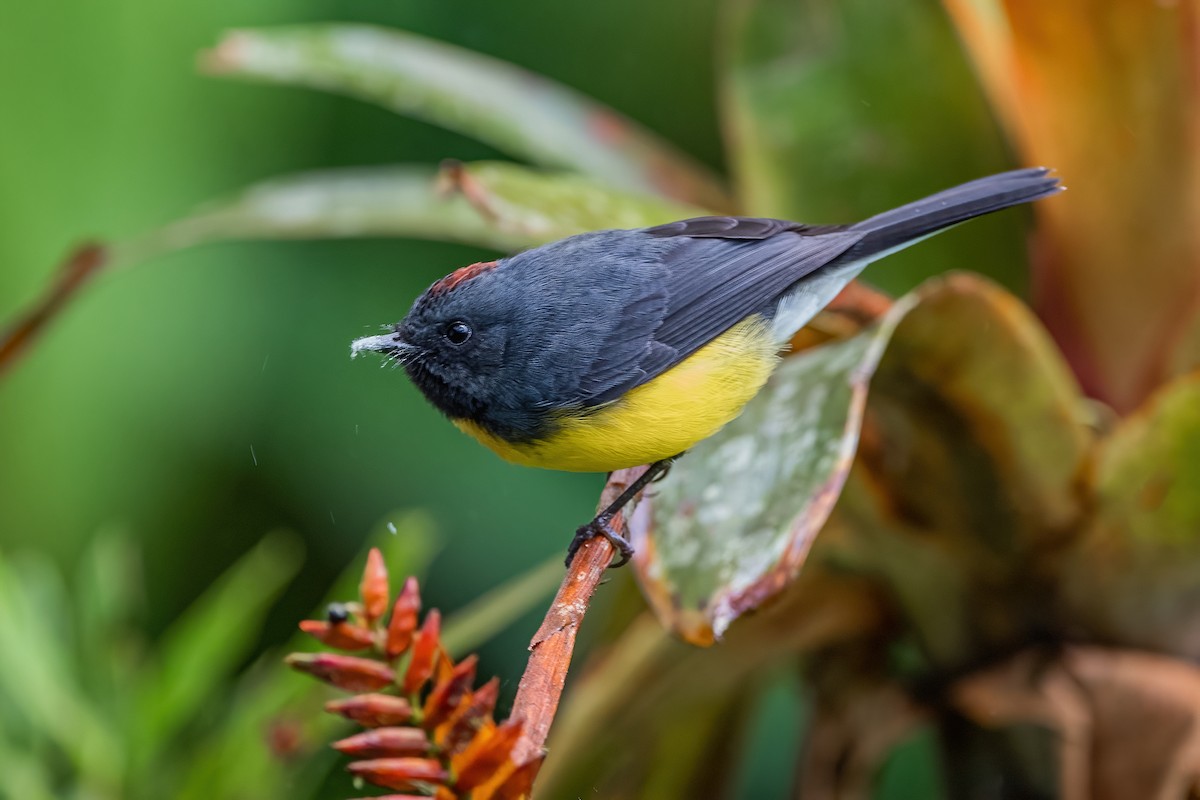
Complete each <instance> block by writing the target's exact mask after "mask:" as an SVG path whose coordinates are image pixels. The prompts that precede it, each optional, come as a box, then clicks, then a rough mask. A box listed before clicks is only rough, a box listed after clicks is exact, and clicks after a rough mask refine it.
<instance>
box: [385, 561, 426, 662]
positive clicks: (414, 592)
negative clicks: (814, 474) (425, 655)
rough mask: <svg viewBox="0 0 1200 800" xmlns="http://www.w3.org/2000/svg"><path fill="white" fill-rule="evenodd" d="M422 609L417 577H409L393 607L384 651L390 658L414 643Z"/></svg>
mask: <svg viewBox="0 0 1200 800" xmlns="http://www.w3.org/2000/svg"><path fill="white" fill-rule="evenodd" d="M420 610H421V593H420V589H419V588H418V587H417V579H416V578H409V579H408V580H406V581H405V582H404V589H403V590H402V591H401V592H400V596H399V597H397V598H396V605H395V606H394V607H393V608H392V621H391V622H390V623H388V630H387V644H386V645H385V647H384V652H386V653H387V657H388V658H396V657H397V656H399V655H400V654H401V653H403V652H404V651H405V650H407V649H408V647H409V645H411V644H412V639H413V631H415V630H416V629H417V613H418V612H419V611H420Z"/></svg>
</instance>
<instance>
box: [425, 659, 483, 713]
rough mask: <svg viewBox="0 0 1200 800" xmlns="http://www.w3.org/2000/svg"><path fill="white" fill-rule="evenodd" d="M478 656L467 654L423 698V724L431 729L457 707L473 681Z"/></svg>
mask: <svg viewBox="0 0 1200 800" xmlns="http://www.w3.org/2000/svg"><path fill="white" fill-rule="evenodd" d="M478 662H479V657H478V656H475V655H470V656H467V657H466V658H464V659H463V661H462V663H461V664H459V665H458V666H457V667H454V668H453V669H452V670H451V671H450V674H449V676H447V677H446V678H444V679H440V680H439V681H438V684H437V685H436V686H434V687H433V691H432V692H430V693H429V697H428V698H427V699H426V700H425V716H424V723H423V724H424V725H425V727H426V729H427V730H432V729H434V728H436V727H437V726H438V725H441V724H442V723H443V722H445V721H446V720H448V719H450V715H451V714H453V713H454V712H455V710H457V709H458V706H459V704H460V703H461V702H462V699H463V697H464V696H465V695H466V693H467V692H468V691H470V689H471V684H472V683H474V682H475V665H476V664H477V663H478Z"/></svg>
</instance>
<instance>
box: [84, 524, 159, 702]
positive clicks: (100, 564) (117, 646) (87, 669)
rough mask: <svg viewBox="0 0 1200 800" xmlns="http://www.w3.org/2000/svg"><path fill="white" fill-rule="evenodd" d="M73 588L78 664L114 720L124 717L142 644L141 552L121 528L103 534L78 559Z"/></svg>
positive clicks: (137, 673)
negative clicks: (138, 613)
mask: <svg viewBox="0 0 1200 800" xmlns="http://www.w3.org/2000/svg"><path fill="white" fill-rule="evenodd" d="M75 575H76V577H75V584H74V590H75V591H74V594H75V595H76V597H75V602H74V611H75V619H76V625H77V626H78V630H79V633H78V637H77V638H78V640H79V655H78V660H79V663H80V664H81V665H84V668H83V669H82V670H81V672H82V674H81V679H82V683H83V685H84V687H86V691H87V694H88V695H89V696H90V697H92V698H95V700H96V702H97V703H98V704H99V705H100V706H101V707H102V708H103V709H104V714H105V715H106V716H108V717H110V718H119V717H120V716H121V715H122V714H123V713H124V709H125V708H126V705H127V704H128V702H129V700H130V697H131V696H132V695H133V694H134V693H135V692H136V691H137V687H138V684H139V676H140V670H139V665H138V663H137V655H138V654H139V651H140V646H141V644H142V642H141V641H140V639H138V638H136V637H135V636H134V635H133V634H132V633H131V630H130V628H131V624H132V623H133V621H134V614H135V610H136V609H137V608H138V607H139V606H140V605H141V604H142V603H144V597H143V596H142V592H143V591H144V587H145V579H144V576H143V574H142V569H141V553H140V552H138V549H137V546H136V544H135V543H134V541H133V540H132V539H131V538H130V537H129V535H128V533H127V532H126V531H125V530H123V529H120V528H113V527H106V528H102V529H101V530H99V531H98V532H97V533H96V535H95V537H94V538H93V539H92V540H91V541H90V542H89V543H88V547H87V550H85V551H84V553H83V557H82V558H80V560H79V565H78V567H77V568H76V573H75Z"/></svg>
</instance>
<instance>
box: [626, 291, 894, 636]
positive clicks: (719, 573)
mask: <svg viewBox="0 0 1200 800" xmlns="http://www.w3.org/2000/svg"><path fill="white" fill-rule="evenodd" d="M914 303H915V300H912V299H908V300H905V301H902V302H900V303H898V304H897V305H896V306H894V307H893V309H892V311H891V312H889V314H888V315H887V316H885V317H884V318H883V319H882V320H881V321H880V323H879V324H878V325H877V326H876V327H875V328H874V329H873V330H871V331H870V332H867V333H864V334H862V335H859V336H856V337H854V338H853V339H849V340H847V341H844V342H838V343H836V344H831V345H826V346H824V347H820V348H816V349H814V350H811V351H807V352H805V353H802V354H800V355H798V356H796V357H794V358H790V359H787V360H786V361H785V362H784V363H783V364H782V365H781V366H780V368H779V369H778V370H777V371H776V373H775V375H774V376H773V377H772V379H771V381H770V383H769V384H768V385H767V387H766V388H765V389H764V390H763V391H762V392H761V393H760V394H759V396H758V397H756V398H755V399H754V400H753V401H752V402H751V403H750V405H748V406H747V407H746V409H745V411H744V412H743V413H742V415H741V416H740V417H738V418H737V419H736V420H734V421H733V422H731V423H730V424H729V425H728V426H726V427H725V429H724V430H722V431H721V432H720V433H718V434H717V435H716V436H714V437H712V438H710V439H708V440H706V441H704V442H702V443H700V444H699V445H697V446H696V447H695V448H693V449H692V450H691V451H690V452H689V453H688V454H687V456H686V457H685V458H683V459H681V460H680V461H679V462H678V463H677V464H676V465H675V466H674V467H673V468H672V470H671V473H670V475H669V476H668V478H667V479H666V480H665V481H663V483H662V484H661V489H660V490H659V491H658V492H657V493H656V496H655V497H654V500H653V504H652V505H653V520H652V521H651V520H650V515H649V514H647V513H646V505H647V504H642V506H641V507H640V508H639V509H637V511H636V512H635V514H634V517H633V519H632V520H631V533H632V536H633V544H634V548H635V549H636V551H637V555H636V556H635V558H634V563H635V565H636V568H637V570H638V573H639V576H640V577H641V580H642V586H643V588H644V589H645V591H646V594H647V596H648V598H649V599H650V602H651V604H652V605H653V606H654V608H655V610H656V611H657V612H658V614H659V615H660V617H662V618H663V619H664V620H665V622H666V623H667V624H668V625H669V626H670V627H671V628H673V629H675V630H676V631H677V632H679V633H680V634H681V635H682V636H683V637H684V638H686V639H687V640H688V641H691V642H693V643H696V644H711V643H712V642H713V640H714V639H715V638H718V637H720V636H721V635H722V634H723V633H724V632H725V630H726V629H727V628H728V627H729V624H730V623H731V622H732V621H733V620H734V619H736V618H737V617H738V616H740V615H741V614H742V613H743V612H745V611H747V610H750V609H753V608H755V607H757V606H759V605H760V604H762V603H763V602H764V601H766V600H768V599H769V598H771V597H773V596H775V595H776V594H778V593H779V592H780V591H781V590H782V589H783V588H784V587H785V586H786V585H787V584H788V583H789V582H790V581H791V579H792V578H793V577H794V576H795V574H796V572H797V571H798V570H799V568H800V565H801V564H802V563H803V561H804V557H805V555H806V554H807V553H808V548H809V546H810V545H811V544H812V541H813V537H814V536H815V535H816V533H817V531H819V530H820V529H821V526H822V525H823V524H824V522H825V520H826V518H827V517H828V516H829V512H830V511H831V510H832V508H833V504H834V502H835V501H836V500H837V496H838V494H839V492H840V491H841V487H842V483H843V482H844V481H845V479H846V475H847V473H848V472H849V470H850V465H851V463H852V461H853V458H854V451H855V447H856V445H857V443H858V434H859V429H860V427H861V424H862V413H863V408H864V405H865V402H866V392H867V382H868V380H869V379H870V376H871V374H872V372H873V371H874V370H875V367H876V365H877V364H878V362H879V357H880V355H881V354H882V353H883V349H884V347H885V346H886V344H887V342H888V339H889V337H890V336H891V333H892V331H893V330H894V329H895V326H896V324H897V323H898V322H899V321H900V320H901V319H902V318H903V317H904V315H905V314H906V313H907V311H908V310H909V309H910V308H911V307H912V305H913V304H914Z"/></svg>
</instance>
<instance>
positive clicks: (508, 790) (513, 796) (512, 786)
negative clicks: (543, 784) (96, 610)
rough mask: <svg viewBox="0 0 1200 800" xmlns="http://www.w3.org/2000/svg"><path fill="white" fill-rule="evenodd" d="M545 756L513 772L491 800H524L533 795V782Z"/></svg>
mask: <svg viewBox="0 0 1200 800" xmlns="http://www.w3.org/2000/svg"><path fill="white" fill-rule="evenodd" d="M544 760H545V757H544V756H541V757H538V758H535V759H534V760H532V761H526V762H525V763H524V764H522V765H521V766H519V767H517V768H516V769H515V770H513V774H512V775H509V776H508V777H507V778H505V779H504V783H502V784H500V786H499V787H497V789H496V791H495V792H493V793H492V798H491V800H523V798H527V797H529V795H530V794H532V793H533V781H534V778H536V777H537V774H538V770H540V769H541V768H542V761H544Z"/></svg>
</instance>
